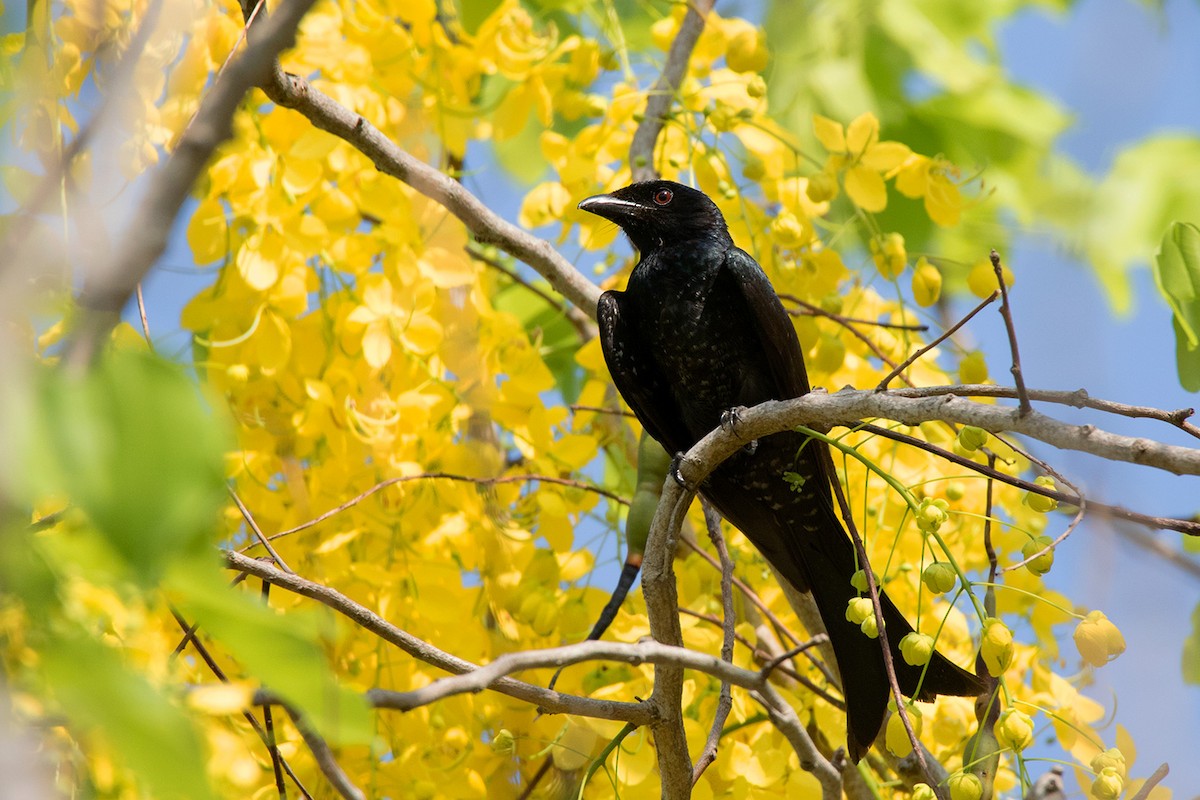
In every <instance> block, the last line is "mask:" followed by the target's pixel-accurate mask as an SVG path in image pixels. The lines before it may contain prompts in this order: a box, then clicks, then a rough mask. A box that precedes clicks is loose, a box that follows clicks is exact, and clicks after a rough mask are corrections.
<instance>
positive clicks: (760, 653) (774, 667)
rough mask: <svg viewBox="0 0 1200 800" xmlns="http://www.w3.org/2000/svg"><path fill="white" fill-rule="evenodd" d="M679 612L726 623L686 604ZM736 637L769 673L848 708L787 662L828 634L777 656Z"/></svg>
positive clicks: (712, 622) (715, 623)
mask: <svg viewBox="0 0 1200 800" xmlns="http://www.w3.org/2000/svg"><path fill="white" fill-rule="evenodd" d="M679 613H680V614H683V615H685V616H689V617H695V618H696V619H702V620H704V621H705V622H707V623H709V624H711V625H715V626H716V627H718V628H720V627H721V626H722V625H723V624H724V623H723V622H722V621H721V619H720V617H716V616H714V615H712V614H705V613H703V612H701V611H693V610H692V609H690V608H687V607H685V606H680V607H679ZM734 637H735V640H736V641H737V643H738V644H740V645H742V646H743V647H745V648H746V649H747V650H749V651H750V654H751V655H752V656H753V657H754V660H755V661H757V662H759V663H760V664H763V665H765V666H764V667H763V669H764V670H766V671H767V672H768V674H770V673H775V672H778V673H780V674H782V675H785V676H786V677H787V678H788V679H789V680H793V681H795V682H796V683H798V684H800V685H801V686H803V687H804V688H806V689H808V690H809V691H810V692H812V693H813V694H815V695H817V696H818V697H820V698H821V699H822V700H824V701H825V702H826V703H829V705H831V706H833V707H834V708H836V709H839V710H842V711H845V710H846V703H845V702H844V701H843V700H841V699H840V698H837V697H834V696H833V695H831V694H830V693H829V692H827V691H825V690H824V689H822V688H821V687H820V686H817V684H815V683H813V682H812V681H811V680H809V679H808V678H807V677H805V676H804V675H801V674H800V673H799V672H797V671H796V670H795V669H793V668H792V667H790V666H787V663H786V662H788V661H791V660H792V659H793V658H795V657H796V656H798V655H800V654H801V653H803V652H804V651H805V650H807V649H808V648H810V647H814V646H816V645H820V644H824V643H826V642H828V641H829V636H828V635H827V634H824V633H818V634H817V635H816V636H813V637H812V638H811V639H809V640H808V641H807V642H804V643H803V644H800V645H797V646H795V647H793V648H792V649H791V650H788V651H787V652H786V653H782V654H780V655H776V656H773V655H772V654H771V653H769V652H767V651H766V650H763V649H762V648H761V647H758V646H757V645H755V644H754V642H751V641H750V640H749V639H747V638H746V637H744V636H742V635H741V634H740V633H737V632H735V633H734Z"/></svg>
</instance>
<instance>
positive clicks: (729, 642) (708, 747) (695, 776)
mask: <svg viewBox="0 0 1200 800" xmlns="http://www.w3.org/2000/svg"><path fill="white" fill-rule="evenodd" d="M702 505H703V507H704V523H705V526H706V527H707V528H708V538H709V540H710V541H711V542H712V544H713V547H714V548H715V549H716V551H717V555H718V557H720V559H721V612H722V616H723V620H722V623H721V630H722V639H721V660H722V661H724V662H726V663H727V664H732V663H733V640H734V629H735V628H736V627H737V618H736V617H735V616H734V611H733V560H732V559H730V557H729V548H728V547H726V546H725V537H724V536H722V535H721V515H720V513H718V511H717V510H716V509H715V508H713V507H712V505H711V504H710V503H708V502H707V501H702ZM732 710H733V695H732V694H731V692H730V690H729V681H721V692H720V694H719V695H718V697H717V710H716V713H715V714H713V721H712V726H711V727H710V728H709V731H708V739H707V740H706V741H705V743H704V749H703V750H701V751H700V756H699V757H698V758H697V759H696V764H695V766H693V767H692V785H693V786H695V785H696V783H698V782H699V780H700V776H701V775H703V774H704V771H705V770H706V769H708V766H709V764H711V763H712V762H713V761H715V760H716V758H717V747H718V746H719V744H720V741H721V731H722V730H723V729H724V728H725V721H726V720H727V719H729V712H730V711H732Z"/></svg>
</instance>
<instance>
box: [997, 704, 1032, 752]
mask: <svg viewBox="0 0 1200 800" xmlns="http://www.w3.org/2000/svg"><path fill="white" fill-rule="evenodd" d="M993 731H994V732H995V734H996V740H997V741H999V742H1000V744H1001V745H1002V746H1003V747H1007V748H1010V749H1011V750H1013V751H1014V752H1018V753H1019V752H1020V751H1022V750H1024V749H1025V748H1026V747H1029V745H1031V744H1033V720H1031V719H1030V718H1029V715H1028V714H1026V713H1025V712H1023V711H1018V710H1017V709H1015V708H1010V709H1008V710H1007V711H1005V712H1004V713H1002V714H1001V715H1000V719H998V720H996V725H995V726H994V728H993Z"/></svg>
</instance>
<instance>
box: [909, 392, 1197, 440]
mask: <svg viewBox="0 0 1200 800" xmlns="http://www.w3.org/2000/svg"><path fill="white" fill-rule="evenodd" d="M892 392H893V393H894V394H897V395H900V396H901V397H935V396H938V395H946V394H954V395H958V396H960V397H1017V390H1016V389H1015V388H1013V387H1011V386H996V385H994V384H990V383H968V384H961V385H958V386H924V387H920V388H909V389H893V390H892ZM1026 394H1027V395H1028V397H1029V399H1030V400H1037V401H1039V402H1043V403H1055V404H1057V405H1063V406H1071V407H1072V408H1091V409H1095V410H1097V411H1104V412H1107V413H1109V414H1115V415H1117V416H1120V417H1130V418H1131V419H1154V420H1159V421H1161V422H1166V423H1169V424H1171V425H1174V426H1175V427H1177V428H1179V429H1180V430H1181V431H1184V432H1185V433H1187V434H1189V435H1190V436H1194V437H1195V438H1197V439H1200V427H1198V426H1196V425H1193V424H1192V423H1190V422H1188V421H1187V420H1188V418H1189V417H1191V416H1192V415H1194V414H1195V413H1196V410H1195V409H1194V408H1178V409H1175V410H1174V411H1166V410H1164V409H1161V408H1151V407H1149V406H1132V405H1128V404H1126V403H1117V402H1114V401H1112V400H1101V399H1099V398H1095V397H1092V396H1091V395H1089V394H1088V391H1087V389H1076V390H1075V391H1073V392H1063V391H1053V390H1049V389H1026Z"/></svg>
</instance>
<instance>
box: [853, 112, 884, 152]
mask: <svg viewBox="0 0 1200 800" xmlns="http://www.w3.org/2000/svg"><path fill="white" fill-rule="evenodd" d="M878 138H879V120H877V119H876V118H875V115H874V114H872V113H871V112H870V111H868V112H867V113H865V114H863V115H861V116H859V117H858V118H857V119H856V120H854V121H853V122H851V123H850V127H849V128H848V129H847V130H846V152H848V153H850V154H851V155H854V154H857V153H864V152H866V150H867V148H868V147H870V146H871V145H872V144H874V143H875V140H876V139H878Z"/></svg>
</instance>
